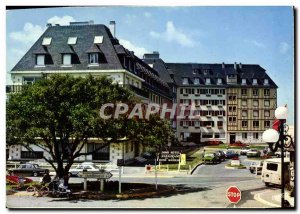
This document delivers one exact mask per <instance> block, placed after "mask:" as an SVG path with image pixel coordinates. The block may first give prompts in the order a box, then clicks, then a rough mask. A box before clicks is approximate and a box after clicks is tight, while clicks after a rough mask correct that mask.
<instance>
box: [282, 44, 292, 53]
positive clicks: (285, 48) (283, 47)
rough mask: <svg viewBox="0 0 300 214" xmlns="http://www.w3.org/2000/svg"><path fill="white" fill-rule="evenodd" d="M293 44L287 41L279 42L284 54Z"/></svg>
mask: <svg viewBox="0 0 300 214" xmlns="http://www.w3.org/2000/svg"><path fill="white" fill-rule="evenodd" d="M290 48H291V46H290V45H289V44H288V43H286V42H280V44H279V52H280V53H282V54H285V53H287V52H288V51H289V50H290Z"/></svg>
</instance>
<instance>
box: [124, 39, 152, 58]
mask: <svg viewBox="0 0 300 214" xmlns="http://www.w3.org/2000/svg"><path fill="white" fill-rule="evenodd" d="M119 41H120V43H121V44H122V45H123V46H124V47H125V48H127V49H128V50H130V51H134V54H135V55H136V56H138V57H140V58H142V57H143V55H144V53H149V51H147V49H146V48H144V47H140V46H136V45H135V44H132V43H131V42H130V41H128V40H125V39H120V40H119Z"/></svg>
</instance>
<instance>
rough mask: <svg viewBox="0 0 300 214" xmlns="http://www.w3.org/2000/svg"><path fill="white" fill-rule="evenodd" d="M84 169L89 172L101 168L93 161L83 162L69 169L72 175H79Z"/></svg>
mask: <svg viewBox="0 0 300 214" xmlns="http://www.w3.org/2000/svg"><path fill="white" fill-rule="evenodd" d="M83 170H87V171H89V172H95V171H99V170H100V168H99V167H98V166H96V165H95V164H94V163H91V162H83V163H81V164H79V165H78V166H77V167H75V168H73V169H70V170H69V175H70V177H73V176H75V177H77V176H78V174H79V172H82V171H83Z"/></svg>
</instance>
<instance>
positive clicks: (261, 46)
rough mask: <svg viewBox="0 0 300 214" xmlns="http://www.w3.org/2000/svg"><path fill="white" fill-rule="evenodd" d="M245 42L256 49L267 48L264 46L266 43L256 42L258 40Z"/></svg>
mask: <svg viewBox="0 0 300 214" xmlns="http://www.w3.org/2000/svg"><path fill="white" fill-rule="evenodd" d="M244 41H245V42H248V43H250V44H252V45H254V46H255V47H258V48H264V47H265V44H264V43H262V42H258V41H256V40H248V39H245V40H244Z"/></svg>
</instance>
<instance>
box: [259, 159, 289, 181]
mask: <svg viewBox="0 0 300 214" xmlns="http://www.w3.org/2000/svg"><path fill="white" fill-rule="evenodd" d="M289 164H290V159H289V158H285V159H284V181H285V183H288V182H289ZM261 180H262V181H263V182H264V183H265V184H266V186H269V185H270V184H273V185H274V184H275V185H281V158H272V159H266V160H265V161H264V163H263V167H262V173H261Z"/></svg>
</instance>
